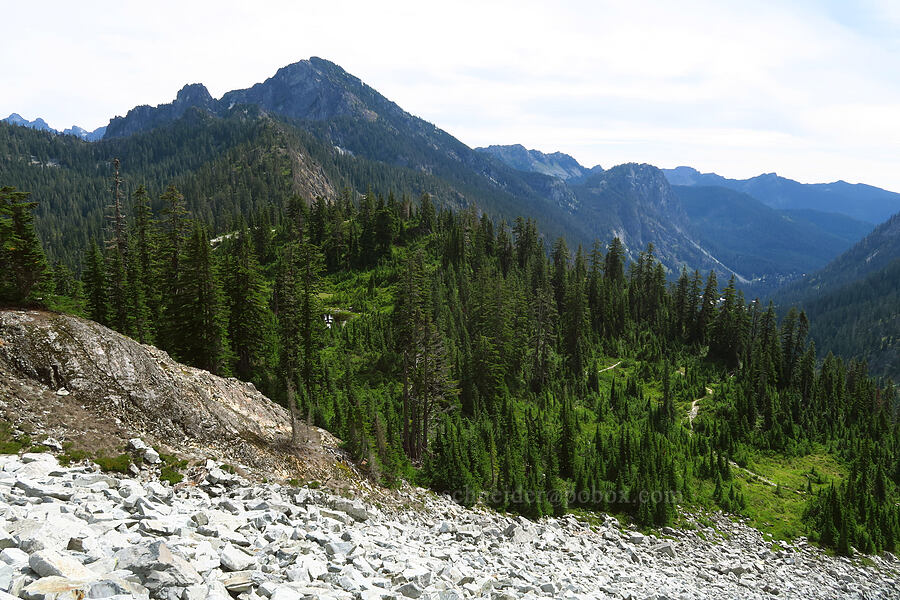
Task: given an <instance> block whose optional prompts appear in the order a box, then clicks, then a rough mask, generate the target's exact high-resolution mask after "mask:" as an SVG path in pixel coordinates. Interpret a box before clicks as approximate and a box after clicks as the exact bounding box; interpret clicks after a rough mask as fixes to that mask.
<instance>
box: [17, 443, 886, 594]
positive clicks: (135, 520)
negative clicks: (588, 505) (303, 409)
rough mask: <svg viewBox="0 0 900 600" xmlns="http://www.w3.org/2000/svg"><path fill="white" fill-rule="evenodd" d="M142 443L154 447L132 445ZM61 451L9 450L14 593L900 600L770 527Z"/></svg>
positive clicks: (879, 582) (873, 574) (869, 570)
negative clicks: (260, 478) (174, 472)
mask: <svg viewBox="0 0 900 600" xmlns="http://www.w3.org/2000/svg"><path fill="white" fill-rule="evenodd" d="M132 446H133V447H140V444H138V443H137V441H135V443H133V444H132ZM152 472H153V471H152V470H151V469H148V468H147V467H146V466H145V467H144V469H143V470H142V471H141V472H140V473H139V474H138V475H137V476H135V477H125V478H120V477H113V476H111V475H109V474H104V473H101V472H98V470H97V468H96V466H95V465H90V464H85V465H80V466H75V467H70V468H61V467H60V466H59V465H58V464H57V462H56V459H55V458H54V457H53V456H52V455H48V454H25V455H23V456H4V457H0V547H2V548H3V550H2V551H0V590H2V592H0V598H11V597H18V598H23V599H25V600H45V599H51V598H57V599H62V598H98V599H99V598H116V599H124V598H159V599H166V600H194V599H200V600H203V599H216V600H219V599H221V600H227V599H229V598H238V599H239V600H258V599H262V598H269V599H270V600H300V599H312V598H334V599H347V600H350V599H370V598H397V599H402V598H423V599H425V598H427V599H441V600H453V599H458V598H493V599H498V600H499V599H507V598H539V597H544V598H571V599H581V598H585V599H587V598H648V599H649V598H654V599H656V598H774V597H778V598H896V597H897V595H898V594H900V583H898V579H897V573H898V571H897V569H898V566H900V565H898V563H897V562H896V559H894V558H893V557H890V556H888V557H887V558H884V559H883V558H880V557H872V558H871V559H870V560H871V561H872V562H871V564H873V565H874V566H870V567H861V566H858V565H856V564H854V563H852V562H851V561H849V560H847V559H838V558H831V557H826V556H823V555H821V554H820V553H819V552H818V551H816V550H813V549H811V548H809V547H808V546H806V545H805V543H803V542H802V541H801V542H800V543H798V544H797V545H796V546H792V547H788V548H787V549H786V550H780V551H773V550H772V548H771V544H770V543H767V542H766V541H764V540H763V538H762V536H760V534H759V533H758V532H756V531H755V530H752V529H750V528H747V527H745V526H743V525H741V524H739V523H738V524H734V523H731V522H729V521H728V520H726V519H723V518H719V519H718V520H717V523H716V528H715V529H714V528H711V527H710V528H702V529H696V530H693V531H691V530H674V529H668V528H667V529H664V530H663V531H662V532H661V534H660V535H658V536H657V535H644V534H642V533H639V532H636V531H629V530H627V529H622V528H620V527H619V525H618V523H617V522H616V520H615V519H613V518H611V517H605V518H603V519H601V522H602V524H595V525H588V524H587V523H584V522H580V521H578V520H576V519H575V518H574V517H571V516H568V517H565V518H562V519H555V518H554V519H545V520H542V521H540V522H537V523H534V522H530V521H528V520H526V519H523V518H521V517H517V518H512V517H509V516H505V515H500V514H496V513H493V512H488V511H482V510H467V509H464V508H462V507H460V506H459V505H457V504H455V503H453V502H452V501H451V500H450V499H448V498H442V497H436V496H434V495H433V494H429V493H427V492H424V491H423V490H412V491H409V492H399V493H398V494H399V495H401V496H403V497H405V498H406V499H407V501H408V504H407V505H406V506H394V507H393V508H388V507H384V508H379V507H378V506H374V505H372V504H366V503H364V502H362V501H360V500H352V499H346V498H342V497H340V496H334V495H330V494H328V493H325V492H322V491H319V490H315V489H309V488H308V487H302V488H296V487H290V486H283V485H278V484H255V485H254V484H251V483H250V482H249V481H247V480H245V479H243V478H241V477H239V476H234V475H230V474H229V473H228V472H226V471H225V470H223V469H222V468H220V465H217V464H216V463H215V462H213V461H208V462H206V463H205V464H203V465H200V466H198V467H196V468H194V469H193V470H192V472H191V473H190V477H189V479H188V480H187V481H186V482H183V483H181V484H178V485H176V486H174V487H173V486H171V485H169V484H167V483H163V482H160V481H159V480H157V479H155V478H154V477H153V476H152Z"/></svg>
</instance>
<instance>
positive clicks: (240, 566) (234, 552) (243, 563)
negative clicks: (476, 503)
mask: <svg viewBox="0 0 900 600" xmlns="http://www.w3.org/2000/svg"><path fill="white" fill-rule="evenodd" d="M219 560H220V561H221V563H222V568H223V569H225V570H226V571H246V570H248V569H250V568H251V567H252V566H254V565H255V564H256V557H254V556H250V555H249V554H247V553H246V552H244V551H243V550H240V549H238V548H235V547H234V546H232V545H231V544H225V546H224V547H223V548H222V552H221V553H220V554H219Z"/></svg>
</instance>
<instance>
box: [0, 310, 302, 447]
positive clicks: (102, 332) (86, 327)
mask: <svg viewBox="0 0 900 600" xmlns="http://www.w3.org/2000/svg"><path fill="white" fill-rule="evenodd" d="M0 375H8V376H10V377H17V378H20V379H27V380H30V381H32V382H36V383H39V384H43V385H45V386H47V387H49V388H50V389H52V390H57V394H60V395H72V396H73V398H74V399H76V400H80V401H83V402H87V403H90V404H91V405H93V406H94V407H95V409H96V410H97V411H98V412H105V413H107V414H112V415H115V416H116V417H117V418H118V419H120V420H121V421H123V422H125V423H130V424H132V425H133V426H134V427H135V429H136V430H138V431H146V432H149V433H151V434H152V435H153V436H154V437H156V438H157V439H165V440H169V441H172V442H177V441H179V440H190V441H192V442H194V443H198V442H200V443H202V442H226V443H227V442H228V441H229V440H242V441H251V442H252V441H258V442H272V441H274V440H276V439H277V438H278V437H279V436H281V435H287V434H288V432H289V430H290V425H289V420H288V419H289V417H288V414H287V411H286V410H284V409H283V408H281V407H280V406H278V405H276V404H275V403H273V402H271V401H270V400H269V399H268V398H266V397H265V396H263V395H262V394H261V393H260V392H259V391H257V390H256V388H254V387H253V385H252V384H249V383H243V382H241V381H238V380H236V379H223V378H221V377H217V376H215V375H212V374H210V373H209V372H207V371H203V370H200V369H194V368H192V367H188V366H185V365H182V364H180V363H177V362H175V361H174V360H172V359H171V358H170V357H169V355H168V354H167V353H165V352H163V351H162V350H159V349H158V348H155V347H153V346H146V345H142V344H139V343H137V342H135V341H134V340H132V339H131V338H129V337H126V336H124V335H121V334H119V333H116V332H115V331H112V330H111V329H108V328H106V327H103V326H102V325H99V324H97V323H94V322H93V321H88V320H86V319H80V318H77V317H73V316H70V315H61V314H54V313H48V312H41V311H0Z"/></svg>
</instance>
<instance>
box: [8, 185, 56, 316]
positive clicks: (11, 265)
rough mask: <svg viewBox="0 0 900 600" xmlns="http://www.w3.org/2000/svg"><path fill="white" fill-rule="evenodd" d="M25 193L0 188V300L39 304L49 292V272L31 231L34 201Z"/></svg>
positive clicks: (42, 302) (50, 273)
mask: <svg viewBox="0 0 900 600" xmlns="http://www.w3.org/2000/svg"><path fill="white" fill-rule="evenodd" d="M28 196H29V194H28V193H27V192H19V191H17V190H16V189H15V188H13V187H3V188H0V264H2V265H3V269H2V274H0V302H3V303H11V304H19V305H43V304H45V303H46V302H47V300H48V298H47V296H49V294H50V293H51V292H52V291H53V272H52V271H51V270H50V265H49V264H48V263H47V258H46V256H45V255H44V249H43V247H42V246H41V242H40V240H38V237H37V233H35V230H34V218H33V217H32V214H31V213H32V211H33V210H34V207H35V206H37V203H36V202H31V201H29V200H28Z"/></svg>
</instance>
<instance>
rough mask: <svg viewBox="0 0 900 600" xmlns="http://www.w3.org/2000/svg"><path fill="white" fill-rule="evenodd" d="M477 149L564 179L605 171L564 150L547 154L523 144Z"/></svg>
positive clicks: (516, 167)
mask: <svg viewBox="0 0 900 600" xmlns="http://www.w3.org/2000/svg"><path fill="white" fill-rule="evenodd" d="M475 151H476V152H484V153H486V154H490V155H492V156H495V157H497V158H499V159H500V160H502V161H503V162H505V163H506V164H508V165H509V166H511V167H513V168H514V169H518V170H520V171H531V172H534V173H542V174H543V175H550V176H551V177H559V178H560V179H562V180H578V179H581V178H583V177H585V176H586V175H588V174H589V173H592V172H599V171H603V169H602V168H601V167H600V165H597V166H595V167H593V168H591V169H588V168H585V167H583V166H581V165H580V164H579V163H578V161H577V160H575V159H574V158H572V157H571V156H569V155H568V154H564V153H562V152H554V153H552V154H545V153H543V152H541V151H540V150H527V149H526V148H525V146H523V145H522V144H513V145H509V146H501V145H491V146H487V147H484V148H475Z"/></svg>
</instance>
